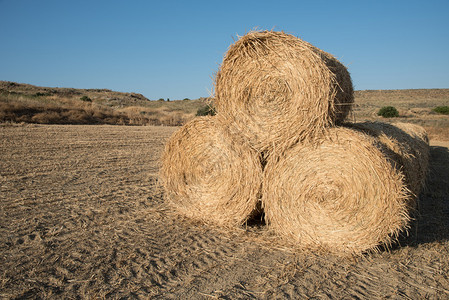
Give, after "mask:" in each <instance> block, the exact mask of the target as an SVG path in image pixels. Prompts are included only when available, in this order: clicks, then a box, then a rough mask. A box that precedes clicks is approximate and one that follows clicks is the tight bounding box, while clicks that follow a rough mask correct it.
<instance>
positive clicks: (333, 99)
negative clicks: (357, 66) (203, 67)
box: [214, 31, 354, 151]
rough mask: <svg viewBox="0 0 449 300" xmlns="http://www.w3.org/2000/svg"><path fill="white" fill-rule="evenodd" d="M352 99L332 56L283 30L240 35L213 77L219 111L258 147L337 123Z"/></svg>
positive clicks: (346, 79)
mask: <svg viewBox="0 0 449 300" xmlns="http://www.w3.org/2000/svg"><path fill="white" fill-rule="evenodd" d="M353 100H354V98H353V87H352V82H351V77H350V75H349V72H348V71H347V69H346V68H345V67H344V66H343V65H342V64H341V63H340V62H339V61H338V60H337V59H336V58H335V57H333V56H332V55H331V54H329V53H326V52H324V51H322V50H320V49H318V48H316V47H314V46H312V45H311V44H309V43H307V42H305V41H303V40H301V39H299V38H297V37H295V36H293V35H290V34H286V33H283V32H274V31H260V32H257V31H256V32H249V33H248V34H246V35H245V36H243V37H241V38H240V39H239V40H238V41H237V42H235V43H234V44H233V45H231V46H230V48H229V50H228V51H227V53H226V55H225V57H224V59H223V63H222V64H221V67H220V69H219V71H218V72H217V74H216V78H215V100H214V105H215V107H216V109H217V113H218V114H221V115H222V116H223V117H224V118H223V119H224V120H227V123H226V126H229V127H230V128H231V129H232V130H233V132H234V134H239V135H241V136H242V137H243V140H245V141H247V142H249V144H250V145H251V146H252V147H254V148H255V149H257V150H258V151H264V150H267V149H273V148H274V147H280V146H281V145H286V146H287V147H288V146H290V145H292V144H294V143H296V142H297V141H298V140H302V139H303V138H305V137H308V136H310V135H313V134H315V133H318V132H323V131H324V130H325V128H326V127H327V126H330V125H333V124H335V123H340V122H341V121H343V120H344V119H345V118H346V116H347V115H348V113H349V111H350V110H351V105H352V103H353Z"/></svg>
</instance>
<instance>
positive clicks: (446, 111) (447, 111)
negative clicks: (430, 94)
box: [433, 106, 449, 115]
mask: <svg viewBox="0 0 449 300" xmlns="http://www.w3.org/2000/svg"><path fill="white" fill-rule="evenodd" d="M433 111H434V112H436V113H439V114H443V115H449V106H437V107H435V108H434V109H433Z"/></svg>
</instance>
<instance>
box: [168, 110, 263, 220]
mask: <svg viewBox="0 0 449 300" xmlns="http://www.w3.org/2000/svg"><path fill="white" fill-rule="evenodd" d="M160 178H161V179H162V182H163V185H164V187H165V191H166V197H167V199H168V202H169V203H170V204H171V205H172V206H173V207H174V208H175V209H176V211H177V212H178V213H180V214H182V215H184V216H187V217H189V218H192V219H195V220H199V221H202V222H205V223H209V224H215V225H219V226H224V227H236V226H239V225H242V224H243V223H245V222H246V221H247V219H248V218H250V217H251V214H252V213H253V212H254V211H255V210H256V208H257V206H258V204H259V200H260V199H259V198H260V189H261V184H262V166H261V163H260V156H259V154H258V153H257V152H255V151H253V150H252V149H250V148H249V147H247V146H245V145H241V144H238V143H236V142H235V141H234V140H233V139H232V138H231V136H230V134H229V132H228V131H227V130H226V129H225V128H224V127H222V126H220V124H218V123H217V119H216V118H213V117H199V118H196V119H193V120H192V121H190V122H189V123H187V124H185V125H184V126H183V127H181V128H180V129H179V130H178V131H177V132H175V133H174V134H173V135H172V136H171V138H170V139H169V141H168V142H167V144H166V147H165V150H164V153H163V155H162V167H161V171H160Z"/></svg>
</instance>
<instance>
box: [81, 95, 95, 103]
mask: <svg viewBox="0 0 449 300" xmlns="http://www.w3.org/2000/svg"><path fill="white" fill-rule="evenodd" d="M80 99H81V100H82V101H85V102H92V99H90V98H89V97H87V96H83V97H81V98H80Z"/></svg>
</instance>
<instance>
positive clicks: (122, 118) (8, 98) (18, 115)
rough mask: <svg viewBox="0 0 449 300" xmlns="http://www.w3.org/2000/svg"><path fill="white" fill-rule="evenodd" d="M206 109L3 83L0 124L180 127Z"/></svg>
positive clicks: (196, 103) (202, 103) (116, 94)
mask: <svg viewBox="0 0 449 300" xmlns="http://www.w3.org/2000/svg"><path fill="white" fill-rule="evenodd" d="M205 105H206V99H197V100H177V101H150V100H148V99H147V98H145V97H144V96H142V95H140V94H135V93H121V92H114V91H110V90H104V89H88V90H82V89H70V88H47V87H37V86H33V85H28V84H18V83H14V82H5V81H0V122H14V123H21V122H23V123H38V124H113V125H166V126H179V125H182V124H184V123H185V122H187V121H188V120H190V119H192V118H193V117H194V116H195V113H196V111H197V110H198V108H200V107H203V106H205Z"/></svg>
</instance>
